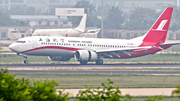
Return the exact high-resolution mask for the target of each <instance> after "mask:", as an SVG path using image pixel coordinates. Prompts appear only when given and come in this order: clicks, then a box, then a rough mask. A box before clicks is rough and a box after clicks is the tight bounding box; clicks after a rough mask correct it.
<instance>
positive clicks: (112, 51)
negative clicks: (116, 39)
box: [96, 46, 155, 58]
mask: <svg viewBox="0 0 180 101" xmlns="http://www.w3.org/2000/svg"><path fill="white" fill-rule="evenodd" d="M151 48H155V47H154V46H146V47H136V48H116V49H104V50H96V53H98V54H100V55H101V56H104V57H109V58H112V55H115V56H116V57H118V58H120V56H119V54H123V53H124V54H127V55H129V56H131V54H130V52H137V51H143V50H148V49H151Z"/></svg>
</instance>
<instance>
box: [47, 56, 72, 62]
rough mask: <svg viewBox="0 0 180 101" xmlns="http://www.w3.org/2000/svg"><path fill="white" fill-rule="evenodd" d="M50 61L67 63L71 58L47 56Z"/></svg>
mask: <svg viewBox="0 0 180 101" xmlns="http://www.w3.org/2000/svg"><path fill="white" fill-rule="evenodd" d="M48 58H49V60H51V61H69V60H70V59H71V57H62V56H48Z"/></svg>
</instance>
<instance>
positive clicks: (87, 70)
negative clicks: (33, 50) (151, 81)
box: [0, 64, 180, 75]
mask: <svg viewBox="0 0 180 101" xmlns="http://www.w3.org/2000/svg"><path fill="white" fill-rule="evenodd" d="M4 67H8V69H9V72H10V73H50V74H165V75H166V74H168V75H171V74H173V75H179V74H180V70H133V69H134V68H179V67H180V65H179V64H172V65H170V64H165V65H164V64H163V65H162V64H151V65H150V64H136V65H135V64H120V65H119V64H116V65H110V64H109V65H77V64H65V65H64V64H63V65H61V64H59V65H57V64H54V65H51V64H37V65H36V64H28V65H24V64H16V65H14V64H13V65H1V66H0V68H4ZM110 68H111V69H112V70H110ZM118 68H119V69H120V68H129V69H128V70H115V69H118ZM131 68H132V70H131ZM107 69H109V70H107Z"/></svg>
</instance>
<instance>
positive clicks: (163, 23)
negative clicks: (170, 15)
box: [156, 20, 168, 30]
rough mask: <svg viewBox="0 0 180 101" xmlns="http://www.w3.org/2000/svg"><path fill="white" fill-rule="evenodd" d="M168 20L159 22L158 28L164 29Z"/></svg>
mask: <svg viewBox="0 0 180 101" xmlns="http://www.w3.org/2000/svg"><path fill="white" fill-rule="evenodd" d="M167 21H168V20H163V21H161V23H160V24H159V26H158V28H157V29H156V30H163V28H164V26H165V25H166V23H167Z"/></svg>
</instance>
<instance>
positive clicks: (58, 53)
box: [25, 49, 74, 57]
mask: <svg viewBox="0 0 180 101" xmlns="http://www.w3.org/2000/svg"><path fill="white" fill-rule="evenodd" d="M25 54H27V55H38V56H69V57H73V56H74V51H69V50H62V49H41V50H33V51H29V52H26V53H25Z"/></svg>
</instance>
